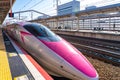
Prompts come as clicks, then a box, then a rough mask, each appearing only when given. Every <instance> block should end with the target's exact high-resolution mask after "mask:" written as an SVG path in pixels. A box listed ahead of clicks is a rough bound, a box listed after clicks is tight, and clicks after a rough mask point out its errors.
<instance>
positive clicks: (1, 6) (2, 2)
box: [0, 0, 15, 24]
mask: <svg viewBox="0 0 120 80" xmlns="http://www.w3.org/2000/svg"><path fill="white" fill-rule="evenodd" d="M14 2H15V0H12V4H13V3H14ZM10 8H11V7H10V0H0V24H2V23H3V21H4V19H5V17H6V16H7V13H8V12H9V10H10Z"/></svg>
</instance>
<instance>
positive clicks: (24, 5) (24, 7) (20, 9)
mask: <svg viewBox="0 0 120 80" xmlns="http://www.w3.org/2000/svg"><path fill="white" fill-rule="evenodd" d="M31 2H32V0H30V1H28V2H27V3H26V4H25V5H24V6H23V7H22V8H20V9H19V10H20V11H21V10H22V9H24V8H25V7H26V6H28V4H30V3H31Z"/></svg>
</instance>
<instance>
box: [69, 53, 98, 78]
mask: <svg viewBox="0 0 120 80" xmlns="http://www.w3.org/2000/svg"><path fill="white" fill-rule="evenodd" d="M68 61H69V62H70V64H72V65H73V66H74V67H75V68H76V69H78V70H79V71H80V72H82V73H83V74H85V75H86V76H88V77H90V78H95V77H97V76H98V75H97V72H96V70H95V69H94V67H93V66H92V65H91V64H90V63H89V61H88V60H87V59H86V58H85V57H84V56H82V55H79V54H74V55H72V56H70V57H69V58H68Z"/></svg>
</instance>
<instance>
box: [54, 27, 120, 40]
mask: <svg viewBox="0 0 120 80" xmlns="http://www.w3.org/2000/svg"><path fill="white" fill-rule="evenodd" d="M52 31H53V32H55V33H56V34H63V35H70V36H79V37H88V38H97V39H105V40H114V41H120V32H118V31H97V30H66V29H59V30H52Z"/></svg>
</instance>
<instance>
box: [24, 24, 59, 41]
mask: <svg viewBox="0 0 120 80" xmlns="http://www.w3.org/2000/svg"><path fill="white" fill-rule="evenodd" d="M23 27H24V28H25V29H26V30H28V31H29V32H30V33H31V34H33V35H34V36H36V37H37V38H39V39H44V40H47V41H59V40H60V38H59V37H58V36H57V35H55V34H54V33H53V32H52V31H50V30H49V29H48V28H47V27H45V26H43V25H41V24H37V23H33V24H27V25H25V26H23Z"/></svg>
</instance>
